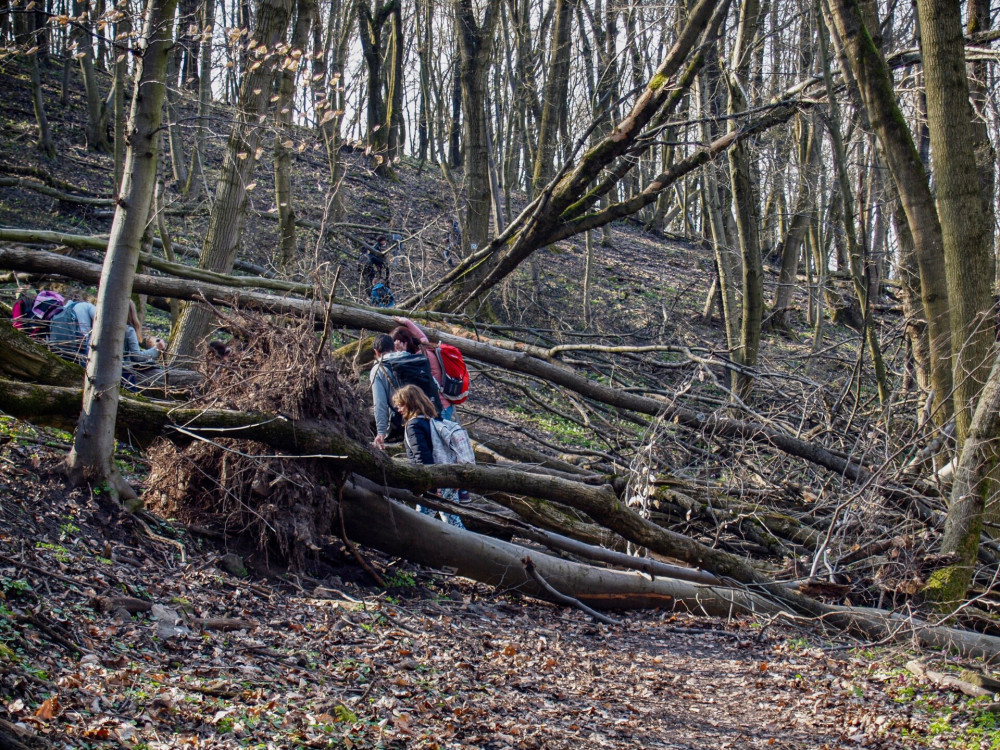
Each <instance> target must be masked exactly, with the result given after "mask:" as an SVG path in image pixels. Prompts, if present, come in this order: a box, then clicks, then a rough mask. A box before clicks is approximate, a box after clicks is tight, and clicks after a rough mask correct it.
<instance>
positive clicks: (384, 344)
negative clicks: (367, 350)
mask: <svg viewBox="0 0 1000 750" xmlns="http://www.w3.org/2000/svg"><path fill="white" fill-rule="evenodd" d="M372 350H373V351H374V352H375V359H382V355H383V354H389V353H390V352H394V351H396V343H395V342H394V341H393V340H392V336H390V335H389V334H388V333H380V334H379V335H378V336H376V337H375V340H374V341H373V342H372Z"/></svg>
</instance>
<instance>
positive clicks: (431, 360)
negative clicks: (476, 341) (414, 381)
mask: <svg viewBox="0 0 1000 750" xmlns="http://www.w3.org/2000/svg"><path fill="white" fill-rule="evenodd" d="M393 320H395V321H396V322H397V323H399V327H397V328H395V329H393V331H392V333H391V334H389V335H390V336H392V340H393V341H394V342H395V346H396V351H398V352H400V351H406V352H409V353H410V354H417V353H419V352H421V351H422V352H423V353H424V355H425V356H426V357H427V362H428V364H430V366H431V375H433V376H434V380H435V381H437V384H438V396H439V397H440V398H441V407H442V408H441V419H450V420H452V421H457V420H456V419H455V404H461V403H463V402H464V401H465V400H466V399H467V398H468V397H469V372H468V370H466V369H465V363H464V362H463V361H462V354H461V353H460V352H459V351H458V349H456V348H455V347H453V346H450V345H448V344H440V345H438V346H435V345H434V344H432V343H431V342H430V339H428V338H427V334H426V333H424V331H423V330H422V329H421V328H420V326H418V325H417V324H416V323H414V322H413V321H412V320H410V319H409V318H401V317H393ZM449 365H452V371H451V372H449Z"/></svg>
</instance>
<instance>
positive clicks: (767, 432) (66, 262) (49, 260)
mask: <svg viewBox="0 0 1000 750" xmlns="http://www.w3.org/2000/svg"><path fill="white" fill-rule="evenodd" d="M0 268H6V269H10V270H14V271H26V272H34V273H51V274H61V275H64V276H68V277H70V278H76V279H80V280H82V281H87V282H89V283H96V282H97V280H98V279H99V276H100V268H99V267H97V266H95V265H94V264H91V263H86V262H84V261H79V260H76V259H73V258H66V257H64V256H60V255H55V254H53V253H44V252H38V251H26V250H17V249H14V248H0ZM133 290H134V291H136V292H139V293H145V294H154V295H160V296H164V297H175V298H177V299H186V300H199V299H204V300H206V301H208V302H210V303H212V304H218V305H223V306H234V305H235V306H242V307H245V308H248V309H254V310H259V311H262V312H271V313H279V314H286V315H314V316H315V317H316V318H317V319H318V320H324V319H328V320H329V321H330V322H331V323H332V324H334V325H344V326H350V327H353V328H359V329H366V330H370V331H385V332H388V331H390V330H392V329H393V328H394V327H395V326H396V323H395V321H394V320H393V319H392V318H391V317H390V316H389V315H384V314H382V313H380V312H376V311H375V310H373V309H368V308H362V307H357V306H351V305H346V304H342V303H338V302H331V303H330V304H324V303H322V302H318V301H317V302H311V301H307V300H301V299H294V298H289V297H279V296H277V295H271V294H263V293H260V292H249V291H235V290H233V289H231V288H227V287H223V286H220V285H217V284H207V283H203V282H195V281H184V280H180V279H170V278H163V277H154V276H147V275H143V274H139V275H137V276H136V278H135V282H134V284H133ZM436 335H437V338H439V339H440V340H441V341H443V342H445V343H448V344H452V345H453V346H455V347H457V348H458V349H459V350H460V351H461V352H462V353H463V354H464V355H465V356H467V357H470V358H472V359H474V360H478V361H480V362H485V363H488V364H492V365H496V366H499V367H503V368H505V369H508V370H513V371H515V372H521V373H524V374H526V375H533V376H535V377H538V378H541V379H543V380H547V381H548V382H551V383H554V384H556V385H561V386H563V387H565V388H568V389H570V390H571V391H574V392H576V393H578V394H580V395H581V396H585V397H587V398H590V399H592V400H594V401H598V402H600V403H604V404H607V405H609V406H613V407H616V408H620V409H627V410H630V411H633V412H638V413H640V414H646V415H650V416H659V415H663V416H664V417H665V418H666V419H668V420H671V421H673V422H676V423H677V424H681V425H683V426H685V427H687V428H689V429H691V430H694V431H696V432H698V433H701V434H704V435H706V436H708V437H712V436H717V437H723V438H726V439H730V440H743V441H749V442H753V443H762V444H766V445H770V446H772V447H773V448H776V449H777V450H779V451H781V452H783V453H786V454H788V455H791V456H795V457H798V458H802V459H804V460H806V461H809V462H811V463H814V464H816V465H818V466H822V467H824V468H826V469H828V470H829V471H831V472H833V473H834V474H836V475H838V476H843V477H845V478H847V479H850V480H852V481H855V482H859V483H864V482H869V481H872V480H873V479H874V478H875V477H874V475H873V473H872V472H871V471H870V470H869V469H868V468H866V467H864V466H862V465H860V464H858V463H857V462H854V461H851V460H850V459H848V458H845V457H842V456H839V455H837V454H835V453H833V452H832V451H829V450H827V449H826V448H824V447H822V446H820V445H816V444H814V443H810V442H808V441H805V440H802V439H800V438H797V437H795V436H793V435H790V434H787V433H785V432H782V431H780V430H777V429H775V428H773V427H770V426H768V425H765V424H762V423H760V422H754V421H745V420H738V419H730V418H727V417H725V416H723V415H722V414H720V413H717V412H716V413H705V412H698V411H695V410H693V409H688V408H685V407H683V406H680V405H678V404H676V403H674V402H673V401H668V400H666V399H661V398H659V397H655V396H644V395H641V394H638V393H631V392H628V391H623V390H620V389H616V388H611V387H608V386H605V385H602V384H601V383H598V382H596V381H593V380H590V379H589V378H587V377H585V376H583V375H581V374H579V373H577V372H576V371H574V370H572V369H570V368H568V367H564V366H562V365H559V364H556V363H554V362H550V361H545V360H542V359H539V358H538V357H534V356H531V355H529V354H527V353H524V352H516V351H508V350H502V349H498V348H497V347H493V346H490V345H489V344H484V343H482V342H479V341H475V340H473V339H469V338H463V337H461V336H454V335H450V334H445V333H437V334H436ZM879 489H880V491H882V492H883V493H885V494H886V495H887V496H889V497H892V498H893V499H896V500H899V501H901V502H907V503H910V502H916V503H920V498H918V497H915V493H914V491H913V490H911V489H909V488H906V487H897V486H890V485H886V484H882V485H880V487H879ZM928 512H929V511H928Z"/></svg>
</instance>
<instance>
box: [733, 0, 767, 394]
mask: <svg viewBox="0 0 1000 750" xmlns="http://www.w3.org/2000/svg"><path fill="white" fill-rule="evenodd" d="M759 18H760V2H759V1H758V0H743V5H742V8H741V10H740V24H739V29H738V31H737V35H736V44H735V46H734V48H733V59H732V64H731V68H732V71H733V72H732V75H731V77H730V79H729V114H730V117H732V119H731V120H730V128H731V129H735V128H736V127H738V125H737V122H736V119H735V116H738V115H739V113H741V112H743V111H744V110H746V108H747V101H746V98H745V96H744V94H743V91H744V90H745V89H744V87H746V86H748V85H749V82H750V59H751V53H752V52H753V42H754V37H755V36H756V32H757V24H758V20H759ZM752 171H753V170H751V167H750V151H749V146H747V145H746V144H745V143H743V142H740V143H737V144H736V145H735V146H734V147H733V148H732V149H731V150H730V152H729V179H730V184H731V186H732V190H733V213H734V214H735V215H736V229H737V233H738V236H739V240H740V254H741V255H742V257H743V311H742V313H743V314H742V316H741V318H740V347H739V349H738V356H737V360H738V361H739V363H740V364H741V365H743V366H744V369H741V370H740V372H738V373H736V374H735V375H734V380H735V386H736V391H737V393H738V394H739V395H740V397H741V398H744V399H745V398H747V397H748V396H749V395H750V392H751V389H752V387H753V379H752V377H751V375H750V374H749V372H748V371H747V370H746V369H745V368H749V367H753V366H754V365H756V364H757V356H758V352H759V350H760V336H761V322H762V321H763V319H764V264H763V260H762V258H761V253H760V234H759V227H760V207H759V190H760V186H759V185H758V184H757V181H756V180H755V179H753V176H754V175H753V174H752Z"/></svg>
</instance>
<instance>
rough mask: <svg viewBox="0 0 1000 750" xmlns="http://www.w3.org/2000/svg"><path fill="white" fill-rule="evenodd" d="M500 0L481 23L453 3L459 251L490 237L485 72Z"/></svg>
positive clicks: (468, 8) (467, 2) (468, 6)
mask: <svg viewBox="0 0 1000 750" xmlns="http://www.w3.org/2000/svg"><path fill="white" fill-rule="evenodd" d="M499 10H500V0H489V3H488V5H487V7H486V12H485V15H484V16H483V22H482V24H481V25H480V24H479V23H478V22H477V20H476V15H475V11H474V10H473V4H472V0H455V23H456V24H457V26H458V39H459V50H460V54H461V60H460V63H459V79H460V81H461V87H462V109H463V112H464V123H465V128H464V134H465V192H466V218H465V232H464V233H463V237H462V242H463V247H470V246H471V245H478V246H479V247H482V246H483V245H484V244H485V243H486V240H487V239H488V237H489V234H490V210H491V199H490V178H489V158H488V156H487V148H488V147H489V137H488V134H487V132H486V118H487V117H488V112H487V109H486V105H487V98H486V83H487V76H486V74H487V72H488V70H489V67H490V63H491V61H492V58H493V42H494V39H493V31H494V29H495V28H496V25H497V20H498V15H499Z"/></svg>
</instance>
